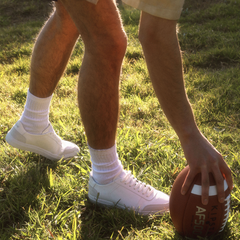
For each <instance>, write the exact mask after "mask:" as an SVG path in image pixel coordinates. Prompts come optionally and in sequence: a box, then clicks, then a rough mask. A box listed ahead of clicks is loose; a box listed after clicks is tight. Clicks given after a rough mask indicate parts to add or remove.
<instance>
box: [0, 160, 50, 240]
mask: <svg viewBox="0 0 240 240" xmlns="http://www.w3.org/2000/svg"><path fill="white" fill-rule="evenodd" d="M51 167H53V166H51ZM16 168H18V167H16ZM16 168H15V170H14V169H13V170H12V171H13V174H10V175H9V176H8V177H7V180H5V179H1V183H2V184H1V186H2V188H1V192H0V236H1V239H2V240H3V239H11V237H13V236H14V234H15V233H17V231H18V229H21V228H22V226H23V225H26V223H27V222H28V221H29V212H30V211H31V210H32V209H34V208H38V207H39V206H40V205H41V202H40V201H39V200H38V196H39V193H40V191H41V190H42V189H43V188H44V189H45V191H46V192H47V191H48V189H49V186H50V184H49V179H48V176H47V170H48V165H46V164H42V163H41V162H39V163H37V164H35V165H34V166H31V167H29V168H27V169H26V170H22V171H21V170H20V171H19V169H16ZM16 172H18V173H16ZM15 173H16V174H15ZM5 177H6V176H5ZM1 178H2V176H1Z"/></svg>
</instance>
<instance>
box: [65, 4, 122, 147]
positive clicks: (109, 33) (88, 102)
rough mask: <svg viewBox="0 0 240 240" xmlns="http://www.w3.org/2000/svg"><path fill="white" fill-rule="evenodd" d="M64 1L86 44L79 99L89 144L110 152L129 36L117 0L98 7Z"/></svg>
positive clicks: (114, 132)
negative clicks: (120, 78)
mask: <svg viewBox="0 0 240 240" xmlns="http://www.w3.org/2000/svg"><path fill="white" fill-rule="evenodd" d="M61 1H62V3H63V5H64V6H65V8H66V9H67V11H68V12H69V14H70V15H71V17H72V19H73V20H74V22H75V25H76V26H77V28H78V30H79V32H80V33H81V36H82V39H83V41H84V44H85V55H84V60H83V63H82V68H81V71H80V75H79V96H78V99H79V108H80V113H81V117H82V121H83V124H84V126H85V131H86V134H87V138H88V143H89V145H90V146H91V147H92V148H94V149H107V148H110V147H112V146H113V145H114V144H115V138H116V128H117V122H118V112H119V77H120V72H121V65H122V60H123V57H124V54H125V50H126V35H125V32H124V31H123V27H122V23H121V19H120V16H119V13H118V10H117V7H116V3H115V1H113V0H105V1H99V2H98V4H97V5H94V4H92V3H89V2H87V1H85V0H77V1H76V0H61Z"/></svg>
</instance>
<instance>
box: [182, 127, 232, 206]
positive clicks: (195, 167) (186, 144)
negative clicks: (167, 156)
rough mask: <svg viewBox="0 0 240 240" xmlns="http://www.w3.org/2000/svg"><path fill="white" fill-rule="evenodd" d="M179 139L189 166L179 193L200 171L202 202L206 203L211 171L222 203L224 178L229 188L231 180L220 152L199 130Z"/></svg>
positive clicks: (186, 187) (183, 190)
mask: <svg viewBox="0 0 240 240" xmlns="http://www.w3.org/2000/svg"><path fill="white" fill-rule="evenodd" d="M180 140H181V144H182V147H183V151H184V154H185V157H186V159H187V162H188V165H189V168H190V170H189V172H188V175H187V177H186V179H185V182H184V183H183V186H182V189H181V193H182V194H183V195H184V194H185V193H186V192H187V190H188V188H189V187H190V185H191V183H192V181H193V180H194V177H195V176H196V175H197V174H198V173H201V174H202V203H203V204H204V205H207V204H208V195H209V172H212V174H213V176H214V178H215V181H216V185H217V192H218V201H219V202H220V203H223V202H224V200H225V195H224V184H223V181H224V178H225V179H226V181H227V184H228V187H229V189H230V190H232V188H233V180H232V176H231V170H230V168H229V167H228V165H227V164H226V162H225V161H224V159H223V157H222V156H221V154H220V153H219V152H218V151H217V150H216V149H215V148H214V147H213V146H212V144H211V143H210V142H209V141H208V140H207V139H206V138H205V137H204V136H203V135H202V134H201V133H200V132H198V133H197V134H194V136H192V137H191V138H188V139H184V140H183V139H180Z"/></svg>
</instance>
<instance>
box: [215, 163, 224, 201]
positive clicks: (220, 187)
mask: <svg viewBox="0 0 240 240" xmlns="http://www.w3.org/2000/svg"><path fill="white" fill-rule="evenodd" d="M213 176H214V179H215V182H216V186H217V193H218V201H219V202H220V203H223V202H224V201H225V193H224V178H223V175H222V173H221V171H220V170H219V168H214V169H213Z"/></svg>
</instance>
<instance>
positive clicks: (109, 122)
mask: <svg viewBox="0 0 240 240" xmlns="http://www.w3.org/2000/svg"><path fill="white" fill-rule="evenodd" d="M61 1H62V2H63V4H64V6H65V8H66V9H67V11H68V12H69V14H70V15H71V17H72V19H73V20H74V22H75V24H76V26H77V27H78V29H79V32H80V33H81V36H82V39H83V41H84V43H85V55H84V60H83V63H82V68H81V71H80V75H79V108H80V113H81V116H82V120H83V124H84V126H85V130H86V135H87V138H88V143H89V146H90V147H89V149H90V155H91V161H92V172H91V173H90V180H89V193H88V197H89V199H90V201H92V202H94V203H96V202H97V203H98V204H102V205H106V206H117V207H120V208H134V209H135V210H136V211H139V212H140V213H142V214H149V213H156V212H164V211H167V209H168V196H167V195H165V194H163V193H161V192H160V191H157V190H155V189H154V188H152V187H151V186H149V185H146V184H144V183H142V182H140V181H138V180H137V179H136V178H134V177H133V176H132V174H131V173H129V172H126V171H124V170H123V167H122V164H121V162H120V161H119V160H118V156H117V151H116V145H115V138H116V128H117V121H118V111H119V110H118V109H119V107H118V105H119V103H118V101H119V76H120V72H121V64H122V59H123V57H124V53H125V49H126V35H125V33H124V31H123V27H122V23H121V19H120V16H119V14H118V11H117V8H116V3H115V1H114V0H105V1H103V0H99V2H98V4H97V5H93V4H90V3H88V2H86V1H84V0H78V1H76V0H61Z"/></svg>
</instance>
